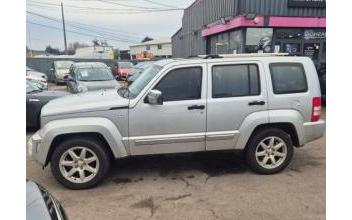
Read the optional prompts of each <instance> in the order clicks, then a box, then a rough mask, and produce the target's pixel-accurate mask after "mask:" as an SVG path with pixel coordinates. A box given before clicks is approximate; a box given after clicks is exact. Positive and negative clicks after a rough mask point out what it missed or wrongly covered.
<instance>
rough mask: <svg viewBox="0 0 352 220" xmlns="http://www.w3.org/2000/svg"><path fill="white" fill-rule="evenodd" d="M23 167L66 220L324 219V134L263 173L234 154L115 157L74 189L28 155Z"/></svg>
mask: <svg viewBox="0 0 352 220" xmlns="http://www.w3.org/2000/svg"><path fill="white" fill-rule="evenodd" d="M30 134H31V133H27V138H29V135H30ZM26 165H27V178H28V179H32V180H34V181H36V182H38V183H40V184H42V185H43V186H45V187H46V188H47V189H49V191H50V192H51V193H52V194H53V195H54V196H55V197H56V198H57V199H58V200H59V201H60V202H61V204H62V206H63V207H64V209H65V210H66V212H67V215H68V217H69V218H70V219H71V220H95V219H96V220H98V219H104V220H110V219H123V220H125V219H127V220H128V219H131V220H135V219H168V220H172V219H202V220H207V219H211V220H213V219H229V220H230V219H231V220H232V219H280V220H283V219H325V178H326V176H325V166H326V163H325V137H323V138H320V139H319V140H316V141H314V142H312V143H310V144H307V145H306V146H304V147H303V148H299V149H295V155H294V157H293V161H292V163H291V164H290V166H289V167H288V168H287V169H286V170H284V171H283V172H281V173H279V174H276V175H269V176H265V175H257V174H254V173H252V172H251V171H249V169H248V168H247V166H246V164H245V163H244V161H243V159H242V157H241V156H240V155H239V154H234V153H222V152H211V153H201V154H188V155H172V156H170V155H169V156H148V157H135V158H130V159H124V160H119V161H115V162H114V164H113V167H112V169H111V172H110V174H109V176H108V178H107V179H106V180H105V181H104V182H103V184H101V185H100V186H98V187H96V188H94V189H89V190H81V191H72V190H68V189H66V188H64V187H63V186H61V185H60V184H59V183H58V182H56V180H55V179H54V177H53V176H52V174H51V172H50V167H47V168H45V169H44V170H42V168H41V167H39V166H38V165H37V164H36V163H35V162H34V161H32V160H31V159H30V158H29V157H28V155H27V163H26Z"/></svg>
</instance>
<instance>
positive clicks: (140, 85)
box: [128, 65, 162, 98]
mask: <svg viewBox="0 0 352 220" xmlns="http://www.w3.org/2000/svg"><path fill="white" fill-rule="evenodd" d="M161 68H162V67H161V66H157V65H152V66H150V67H148V68H147V69H145V70H144V71H143V72H142V73H141V75H140V76H139V77H138V78H137V79H136V80H135V81H134V82H133V83H132V84H131V85H130V86H129V87H128V90H129V96H130V98H135V97H137V96H138V95H139V93H140V92H141V91H142V90H143V89H144V87H145V86H146V85H147V84H148V83H149V82H150V81H151V80H152V79H153V78H154V77H155V76H156V74H158V72H159V71H160V70H161Z"/></svg>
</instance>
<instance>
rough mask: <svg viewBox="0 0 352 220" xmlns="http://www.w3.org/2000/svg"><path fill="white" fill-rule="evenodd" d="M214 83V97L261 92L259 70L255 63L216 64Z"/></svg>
mask: <svg viewBox="0 0 352 220" xmlns="http://www.w3.org/2000/svg"><path fill="white" fill-rule="evenodd" d="M212 83H213V84H212V85H213V86H212V88H213V92H212V97H213V98H227V97H239V96H253V95H259V94H260V81H259V72H258V66H257V65H255V64H234V65H222V66H214V67H213V70H212Z"/></svg>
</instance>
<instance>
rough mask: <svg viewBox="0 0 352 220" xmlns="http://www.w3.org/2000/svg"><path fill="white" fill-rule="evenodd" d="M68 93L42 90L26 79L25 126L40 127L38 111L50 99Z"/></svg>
mask: <svg viewBox="0 0 352 220" xmlns="http://www.w3.org/2000/svg"><path fill="white" fill-rule="evenodd" d="M67 94H70V93H68V92H65V91H47V90H42V89H40V88H38V87H37V86H35V85H34V84H33V83H31V82H30V81H29V80H27V81H26V117H27V119H26V126H27V128H39V127H40V111H41V109H42V107H43V106H44V105H45V104H46V103H48V102H49V101H50V100H52V99H55V98H58V97H61V96H64V95H67Z"/></svg>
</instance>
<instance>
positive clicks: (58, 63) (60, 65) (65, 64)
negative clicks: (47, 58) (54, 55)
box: [55, 61, 73, 69]
mask: <svg viewBox="0 0 352 220" xmlns="http://www.w3.org/2000/svg"><path fill="white" fill-rule="evenodd" d="M72 64H73V62H72V61H56V62H55V67H56V69H69V68H70V67H71V65H72Z"/></svg>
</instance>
